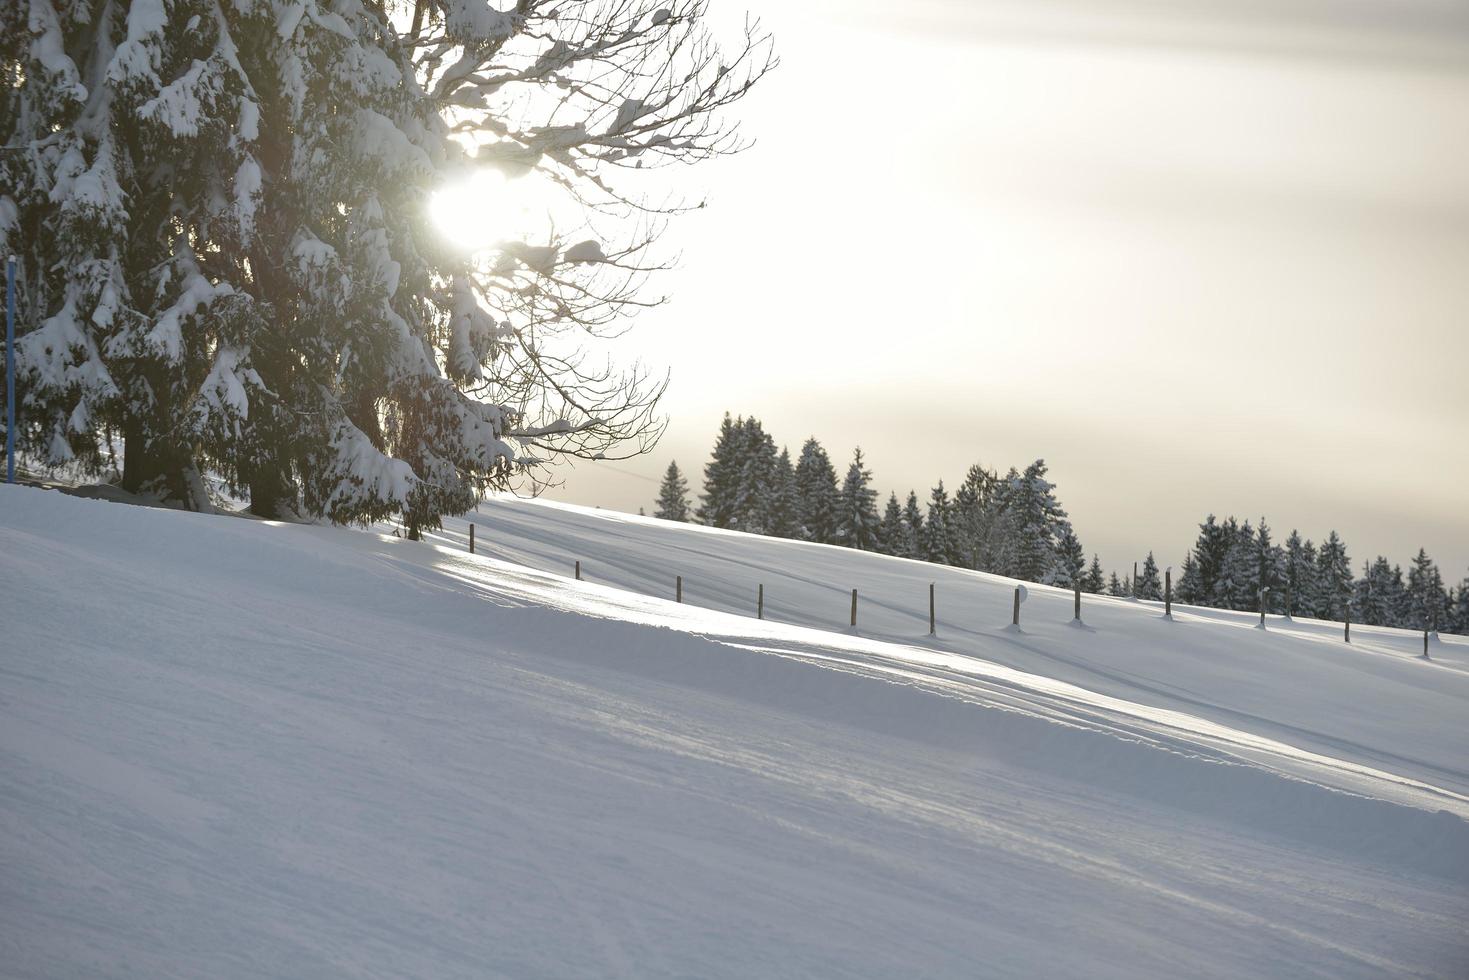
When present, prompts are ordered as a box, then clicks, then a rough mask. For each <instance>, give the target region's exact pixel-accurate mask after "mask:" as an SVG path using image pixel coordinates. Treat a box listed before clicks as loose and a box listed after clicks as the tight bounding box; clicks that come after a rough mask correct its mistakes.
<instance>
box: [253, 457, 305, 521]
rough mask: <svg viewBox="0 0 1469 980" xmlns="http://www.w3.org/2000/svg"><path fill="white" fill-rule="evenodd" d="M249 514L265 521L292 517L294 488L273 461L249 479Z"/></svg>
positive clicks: (294, 508) (293, 514)
mask: <svg viewBox="0 0 1469 980" xmlns="http://www.w3.org/2000/svg"><path fill="white" fill-rule="evenodd" d="M249 486H250V513H252V514H254V515H255V516H256V517H264V518H266V519H267V520H272V521H274V520H282V519H285V518H288V517H294V516H295V512H296V487H295V484H294V483H292V481H291V480H290V478H289V475H288V474H287V473H285V472H283V471H282V468H281V467H280V465H279V464H277V463H276V462H275V461H273V460H272V461H270V462H267V463H265V464H264V465H263V466H261V467H260V468H259V469H257V470H256V471H255V472H254V473H253V474H252V475H251V477H250V480H249Z"/></svg>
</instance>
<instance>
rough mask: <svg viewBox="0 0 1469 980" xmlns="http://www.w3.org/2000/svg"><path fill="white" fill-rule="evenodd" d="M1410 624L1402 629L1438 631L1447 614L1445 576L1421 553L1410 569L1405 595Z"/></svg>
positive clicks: (1424, 553) (1406, 623) (1430, 559)
mask: <svg viewBox="0 0 1469 980" xmlns="http://www.w3.org/2000/svg"><path fill="white" fill-rule="evenodd" d="M1405 598H1406V600H1407V601H1406V607H1407V608H1406V612H1407V622H1405V623H1403V624H1402V625H1404V626H1407V627H1409V628H1410V629H1415V630H1422V629H1429V630H1435V629H1438V627H1439V625H1440V624H1441V623H1443V621H1444V620H1445V618H1446V613H1447V606H1448V602H1447V597H1446V596H1445V594H1444V590H1443V575H1442V574H1441V573H1440V572H1439V570H1438V565H1436V564H1435V563H1434V561H1433V559H1432V558H1429V557H1428V552H1427V551H1426V550H1424V549H1423V548H1419V549H1418V554H1417V555H1415V556H1414V557H1413V564H1412V565H1411V566H1410V567H1409V568H1408V589H1407V595H1406V597H1405Z"/></svg>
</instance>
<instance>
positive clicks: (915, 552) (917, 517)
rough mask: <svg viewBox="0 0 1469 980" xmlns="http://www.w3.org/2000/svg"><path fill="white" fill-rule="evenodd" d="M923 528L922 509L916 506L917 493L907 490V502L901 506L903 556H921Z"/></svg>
mask: <svg viewBox="0 0 1469 980" xmlns="http://www.w3.org/2000/svg"><path fill="white" fill-rule="evenodd" d="M923 529H924V521H923V511H922V510H921V509H920V508H919V506H918V494H917V493H915V492H914V491H912V490H909V491H908V502H907V503H906V504H905V505H904V506H903V548H904V550H903V552H902V556H903V557H904V558H922V557H923V535H924V530H923Z"/></svg>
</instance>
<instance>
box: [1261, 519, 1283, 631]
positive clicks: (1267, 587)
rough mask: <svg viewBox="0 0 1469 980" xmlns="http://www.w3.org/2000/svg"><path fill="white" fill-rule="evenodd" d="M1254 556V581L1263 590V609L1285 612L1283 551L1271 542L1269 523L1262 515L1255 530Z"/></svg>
mask: <svg viewBox="0 0 1469 980" xmlns="http://www.w3.org/2000/svg"><path fill="white" fill-rule="evenodd" d="M1255 558H1256V562H1257V564H1258V568H1257V570H1256V573H1255V581H1256V582H1258V583H1259V586H1260V588H1261V589H1262V590H1263V593H1264V597H1265V611H1266V612H1285V611H1286V608H1285V552H1284V551H1283V550H1282V549H1281V547H1280V546H1279V545H1277V544H1272V543H1271V541H1270V525H1268V524H1266V523H1265V518H1263V517H1261V518H1260V529H1259V530H1258V531H1256V532H1255ZM1257 608H1258V607H1257Z"/></svg>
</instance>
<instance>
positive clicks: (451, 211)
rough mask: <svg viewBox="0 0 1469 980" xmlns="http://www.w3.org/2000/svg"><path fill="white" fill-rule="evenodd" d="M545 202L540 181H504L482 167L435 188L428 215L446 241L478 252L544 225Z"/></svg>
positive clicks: (545, 190) (531, 178)
mask: <svg viewBox="0 0 1469 980" xmlns="http://www.w3.org/2000/svg"><path fill="white" fill-rule="evenodd" d="M550 205H551V200H550V195H549V193H548V187H547V184H546V182H545V181H544V180H543V179H538V178H536V177H535V176H534V175H531V176H526V177H520V178H517V179H515V180H509V179H507V178H506V177H505V176H504V175H503V174H501V173H500V172H499V171H498V170H491V169H488V168H486V169H483V170H480V171H478V172H476V173H475V174H473V175H472V176H470V177H467V178H465V179H463V180H459V181H456V182H454V183H452V184H447V185H445V186H444V187H442V188H440V189H439V190H437V191H435V192H434V194H433V196H432V197H431V198H430V199H429V217H430V219H432V221H433V223H434V225H435V227H437V228H438V230H439V232H440V233H441V234H442V235H443V236H444V237H445V238H447V239H448V240H449V241H451V242H453V243H454V244H455V245H457V246H459V247H460V248H464V249H467V250H469V251H472V252H478V251H483V250H484V249H487V248H491V247H493V246H494V245H496V244H497V243H499V242H504V241H513V240H517V239H524V238H526V237H527V236H528V235H531V234H532V233H534V232H536V231H538V230H541V229H544V228H545V227H547V226H548V225H549V223H550V218H549V214H548V212H549V210H550Z"/></svg>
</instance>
